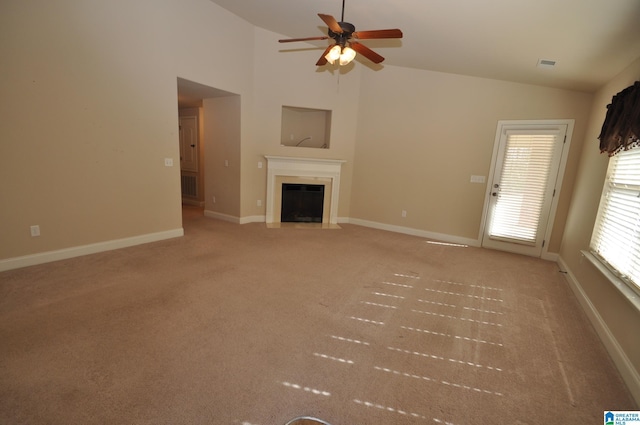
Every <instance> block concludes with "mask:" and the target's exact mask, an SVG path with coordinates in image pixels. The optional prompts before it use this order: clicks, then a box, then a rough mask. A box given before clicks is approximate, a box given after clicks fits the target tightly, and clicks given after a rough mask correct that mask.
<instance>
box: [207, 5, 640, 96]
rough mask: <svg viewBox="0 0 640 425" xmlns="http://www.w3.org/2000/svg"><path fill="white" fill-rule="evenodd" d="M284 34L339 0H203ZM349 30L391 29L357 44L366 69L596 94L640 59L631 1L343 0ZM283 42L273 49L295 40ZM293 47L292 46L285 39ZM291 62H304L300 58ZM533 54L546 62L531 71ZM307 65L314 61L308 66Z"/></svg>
mask: <svg viewBox="0 0 640 425" xmlns="http://www.w3.org/2000/svg"><path fill="white" fill-rule="evenodd" d="M211 1H212V2H214V3H216V4H218V5H220V6H222V7H223V8H225V9H227V10H229V11H230V12H232V13H234V14H235V15H237V16H239V17H241V18H243V19H244V20H246V21H248V22H250V23H252V24H253V25H255V26H258V27H261V28H264V29H267V30H270V31H272V32H275V33H278V34H282V35H283V36H284V37H295V38H297V37H312V36H322V35H325V34H326V31H327V28H326V25H325V24H324V23H323V22H322V21H321V20H320V18H319V17H318V13H324V14H329V15H333V16H334V17H335V18H336V19H337V20H338V21H340V20H341V17H342V16H341V15H342V0H268V1H266V0H242V1H239V0H211ZM344 21H346V22H350V23H352V24H354V25H355V26H356V30H371V29H386V28H400V29H401V30H402V31H403V33H404V38H403V39H401V40H364V41H362V43H363V44H366V45H367V46H368V47H370V48H372V49H374V50H375V51H376V52H377V53H379V54H381V55H382V56H384V57H385V58H386V60H385V61H384V62H383V63H382V64H381V65H378V66H376V65H372V64H371V63H370V62H368V61H367V60H366V59H364V58H358V59H357V60H358V61H361V63H356V66H370V67H372V68H374V69H383V68H384V66H385V65H395V66H402V67H409V68H418V69H425V70H431V71H438V72H447V73H454V74H462V75H471V76H476V77H482V78H491V79H499V80H506V81H514V82H521V83H530V84H536V85H543V86H549V87H558V88H565V89H570V90H580V91H587V92H591V91H595V90H597V89H598V88H599V87H600V86H602V85H603V84H604V83H606V82H607V81H609V80H610V79H611V78H613V77H614V76H615V75H617V74H618V73H619V72H620V71H622V70H623V69H624V68H626V67H627V66H628V65H629V64H631V63H632V62H633V61H634V60H635V59H637V58H638V57H640V1H639V0H482V1H480V0H400V1H392V0H346V1H345V9H344ZM305 43H306V42H302V43H300V44H298V43H293V44H282V45H280V50H279V52H278V54H282V55H285V54H289V55H295V54H296V52H295V50H296V49H299V48H300V47H301V46H306V47H316V48H317V49H318V57H319V56H320V55H321V54H322V52H323V49H324V48H326V46H328V43H329V42H328V41H317V42H310V43H309V44H305ZM294 44H297V46H296V45H294ZM300 60H303V59H302V57H301V59H300ZM540 60H548V61H554V62H555V66H554V67H539V66H537V65H538V62H539V61H540ZM309 67H310V68H315V64H314V63H309Z"/></svg>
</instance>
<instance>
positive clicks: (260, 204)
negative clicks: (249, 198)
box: [256, 199, 262, 207]
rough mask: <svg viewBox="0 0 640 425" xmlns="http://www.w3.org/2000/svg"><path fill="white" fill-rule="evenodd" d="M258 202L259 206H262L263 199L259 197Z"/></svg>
mask: <svg viewBox="0 0 640 425" xmlns="http://www.w3.org/2000/svg"><path fill="white" fill-rule="evenodd" d="M256 204H257V205H258V206H259V207H261V206H262V200H261V199H258V202H256Z"/></svg>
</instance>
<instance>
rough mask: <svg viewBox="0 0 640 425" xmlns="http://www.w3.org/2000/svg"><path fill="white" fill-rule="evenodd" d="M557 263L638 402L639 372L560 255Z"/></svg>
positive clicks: (639, 390) (639, 401) (639, 389)
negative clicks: (564, 272)
mask: <svg viewBox="0 0 640 425" xmlns="http://www.w3.org/2000/svg"><path fill="white" fill-rule="evenodd" d="M558 265H559V266H560V269H561V270H564V271H566V274H565V276H567V281H568V282H569V287H570V288H571V290H572V291H573V293H574V294H575V296H576V298H578V301H579V302H580V305H581V306H582V308H583V309H584V311H585V313H586V314H587V317H588V318H589V321H591V324H592V325H593V327H594V328H595V330H596V332H597V334H598V336H599V337H600V340H601V341H602V343H603V344H604V346H605V348H606V349H607V352H609V355H610V356H611V359H612V360H613V363H614V364H615V365H616V367H617V368H618V371H619V372H620V375H622V379H623V380H624V382H625V383H626V384H627V387H628V388H629V391H630V392H631V395H632V396H633V398H634V399H635V401H636V403H638V404H640V374H639V373H638V371H637V370H636V368H635V367H634V366H633V364H632V363H631V361H630V360H629V357H627V355H626V353H625V352H624V350H623V349H622V347H620V344H619V343H618V341H617V340H616V338H615V337H614V336H613V334H612V333H611V330H610V329H609V327H608V326H607V324H606V323H605V321H604V320H603V319H602V316H600V313H598V311H597V310H596V308H595V307H594V305H593V303H592V302H591V300H590V299H589V297H587V294H586V293H585V292H584V290H583V289H582V286H580V283H579V282H578V280H577V279H576V277H575V275H574V274H573V273H572V272H571V270H570V269H569V267H568V266H567V263H565V262H564V260H563V259H562V257H559V258H558Z"/></svg>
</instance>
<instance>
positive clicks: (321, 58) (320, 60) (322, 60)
mask: <svg viewBox="0 0 640 425" xmlns="http://www.w3.org/2000/svg"><path fill="white" fill-rule="evenodd" d="M333 46H335V44H332V45H330V46H329V47H327V48H326V50H325V51H324V52H323V53H322V56H320V59H318V62H316V66H322V65H326V64H327V63H328V62H329V61H328V60H327V58H325V56H326V54H327V53H329V50H331V48H332V47H333ZM354 50H355V49H354Z"/></svg>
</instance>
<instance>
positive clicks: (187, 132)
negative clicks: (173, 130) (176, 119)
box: [179, 116, 198, 173]
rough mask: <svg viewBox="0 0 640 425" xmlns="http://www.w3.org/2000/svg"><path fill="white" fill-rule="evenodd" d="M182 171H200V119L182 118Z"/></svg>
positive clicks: (192, 117) (193, 117)
mask: <svg viewBox="0 0 640 425" xmlns="http://www.w3.org/2000/svg"><path fill="white" fill-rule="evenodd" d="M179 139H180V170H182V171H192V172H194V173H195V172H197V171H198V117H196V116H189V117H186V116H185V117H180V137H179Z"/></svg>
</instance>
